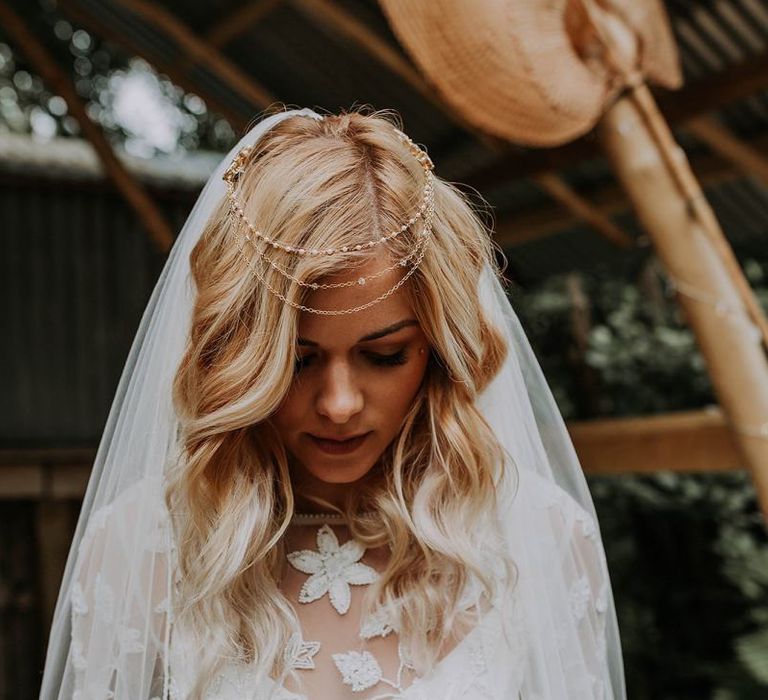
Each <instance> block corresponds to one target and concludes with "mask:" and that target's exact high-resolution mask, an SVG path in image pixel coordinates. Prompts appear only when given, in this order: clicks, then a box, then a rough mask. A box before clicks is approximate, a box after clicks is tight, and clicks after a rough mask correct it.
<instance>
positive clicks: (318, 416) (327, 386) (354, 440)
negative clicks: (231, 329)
mask: <svg viewBox="0 0 768 700" xmlns="http://www.w3.org/2000/svg"><path fill="white" fill-rule="evenodd" d="M388 264H390V263H389V261H388V260H383V259H381V260H377V259H375V258H374V259H372V260H370V261H367V262H366V264H365V266H363V267H361V268H358V269H357V270H352V271H349V273H344V274H343V275H337V276H334V277H333V279H332V280H331V279H330V278H329V279H328V280H327V281H333V282H344V281H347V280H357V279H358V278H359V277H361V276H368V275H370V274H373V273H374V272H376V271H377V270H379V269H382V267H386V266H387V265H388ZM401 274H402V273H399V272H398V271H397V270H393V271H390V272H388V273H385V274H383V275H381V276H379V277H377V278H374V279H369V280H367V281H366V284H365V285H364V286H361V285H358V284H354V285H351V286H349V287H341V288H336V289H322V290H315V291H314V292H312V294H310V295H308V298H307V302H306V303H307V305H308V306H311V307H315V308H321V309H338V308H348V307H352V306H357V305H359V304H364V303H366V302H367V301H369V300H371V299H373V298H375V297H377V296H379V295H380V294H382V293H383V292H385V291H387V290H388V289H389V288H390V287H391V286H392V285H393V284H394V283H395V282H396V281H397V280H398V279H399V278H400V276H401ZM406 284H407V283H406ZM298 335H299V340H298V346H297V348H296V354H297V356H298V358H299V359H298V361H297V363H296V369H295V376H294V380H293V384H292V386H291V389H290V390H289V393H288V395H287V396H286V398H285V399H284V401H283V402H282V404H281V405H280V407H279V408H278V410H277V411H276V413H275V414H274V415H273V416H272V417H271V422H272V424H273V425H274V426H275V428H276V429H277V431H278V433H279V435H280V438H281V439H282V441H283V444H284V445H285V447H286V449H287V450H288V453H289V455H290V456H291V457H292V463H293V464H292V469H293V471H294V475H295V476H294V478H296V475H297V476H298V478H300V479H301V480H302V481H303V482H304V485H305V486H308V487H309V488H310V491H311V490H312V485H313V484H314V485H316V486H317V487H319V488H318V489H316V490H319V491H321V492H322V491H324V489H323V485H330V484H335V485H338V486H342V485H344V484H351V483H353V482H355V481H357V480H358V479H360V478H362V477H363V476H365V475H366V474H367V473H368V472H369V471H370V470H371V468H372V467H373V466H374V465H375V464H376V462H377V460H378V459H379V457H380V456H381V454H382V452H383V451H384V449H385V448H386V447H387V445H389V443H390V442H391V441H392V440H393V439H394V438H395V437H396V436H397V434H398V432H399V430H400V428H401V425H402V421H403V419H404V418H405V415H406V413H407V412H408V409H409V408H410V406H411V404H412V402H413V400H414V397H415V396H416V394H417V392H418V390H419V387H420V385H421V383H422V380H423V378H424V374H425V371H426V367H427V362H428V359H429V347H428V344H427V340H426V336H425V334H424V332H423V331H422V329H421V326H420V325H419V323H418V321H417V320H416V317H415V316H414V314H413V310H412V308H411V305H410V301H409V300H408V297H407V295H406V294H405V292H404V288H403V287H401V288H400V289H398V290H397V291H396V292H395V293H394V294H391V295H390V296H389V297H387V298H386V299H384V300H383V301H381V302H378V303H377V304H374V305H373V306H372V307H370V308H368V309H365V310H363V311H359V312H356V313H353V314H345V315H340V316H320V315H317V314H312V313H307V312H301V316H300V318H299V334H298ZM325 491H326V492H327V489H325ZM318 495H320V494H318Z"/></svg>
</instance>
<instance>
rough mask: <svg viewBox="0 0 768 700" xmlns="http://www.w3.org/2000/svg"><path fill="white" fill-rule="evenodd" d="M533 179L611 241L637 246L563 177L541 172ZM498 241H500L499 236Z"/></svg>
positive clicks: (619, 245) (617, 244) (616, 243)
mask: <svg viewBox="0 0 768 700" xmlns="http://www.w3.org/2000/svg"><path fill="white" fill-rule="evenodd" d="M532 179H533V181H534V182H535V183H536V184H537V185H539V187H541V188H542V189H543V190H544V191H545V192H547V193H548V194H549V195H550V196H551V197H552V198H553V199H555V200H556V201H558V202H560V203H561V204H562V205H563V206H565V207H566V209H568V210H569V211H570V212H571V213H572V214H573V215H574V217H575V218H578V219H581V220H582V221H585V222H586V223H588V224H590V225H591V226H592V227H593V228H594V229H595V230H596V231H597V232H598V233H599V234H600V235H601V236H602V237H603V238H605V239H606V240H607V241H608V242H609V243H612V244H613V245H615V246H618V247H619V248H624V249H630V248H634V247H635V242H634V239H633V238H632V237H631V236H629V235H628V234H626V233H625V232H624V231H622V230H621V229H620V228H619V227H618V226H616V224H614V223H613V222H612V221H611V219H610V218H609V217H608V216H606V215H605V214H604V213H603V212H601V211H600V209H598V208H597V207H596V206H594V205H593V204H592V203H591V202H589V201H588V200H587V199H585V198H584V197H582V196H581V195H579V194H577V193H576V192H575V191H574V190H573V189H572V188H571V187H570V186H569V185H567V184H566V182H565V181H564V180H563V179H562V178H561V177H558V176H557V175H553V174H551V173H540V174H538V175H535V176H534V177H533V178H532ZM496 241H497V243H498V242H499V241H498V236H497V237H496Z"/></svg>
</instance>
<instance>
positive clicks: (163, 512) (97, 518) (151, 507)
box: [79, 476, 172, 552]
mask: <svg viewBox="0 0 768 700" xmlns="http://www.w3.org/2000/svg"><path fill="white" fill-rule="evenodd" d="M164 491H165V484H164V480H163V478H162V476H147V477H143V478H141V479H139V480H137V481H135V482H133V483H131V484H129V485H127V486H125V487H124V488H121V489H120V491H119V492H118V493H116V494H115V495H114V496H113V497H112V498H111V499H110V498H104V497H102V498H101V499H99V500H102V501H106V502H105V503H104V504H103V505H101V506H98V507H97V508H95V509H94V510H93V511H92V512H91V514H90V515H89V516H88V520H87V522H86V525H85V530H84V532H83V536H82V538H81V541H80V545H79V547H80V550H83V549H84V548H88V547H92V546H93V542H94V540H101V541H106V542H110V544H112V545H115V544H119V543H123V544H126V543H127V542H129V541H131V540H133V539H134V537H135V535H136V533H137V531H141V532H142V533H143V535H144V536H145V538H146V539H145V541H144V547H145V548H146V549H149V550H151V551H155V552H160V551H164V550H166V549H169V548H170V547H171V546H172V543H171V527H170V514H169V512H168V509H167V507H166V504H165V497H164ZM96 498H97V499H98V498H99V494H98V491H97V494H96Z"/></svg>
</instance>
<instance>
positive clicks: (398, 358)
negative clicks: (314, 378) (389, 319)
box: [294, 350, 408, 373]
mask: <svg viewBox="0 0 768 700" xmlns="http://www.w3.org/2000/svg"><path fill="white" fill-rule="evenodd" d="M366 356H367V357H368V359H369V360H370V361H371V362H372V363H373V364H374V365H376V366H378V367H395V366H397V365H403V364H405V362H406V361H407V359H408V357H407V355H406V353H405V350H398V351H397V352H395V353H392V354H391V355H378V354H375V353H366ZM314 358H315V356H314V355H308V356H306V357H299V358H297V360H296V363H295V365H294V371H295V372H296V373H298V372H300V371H301V370H302V369H303V368H304V367H306V366H307V365H309V364H310V363H311V361H312V360H314Z"/></svg>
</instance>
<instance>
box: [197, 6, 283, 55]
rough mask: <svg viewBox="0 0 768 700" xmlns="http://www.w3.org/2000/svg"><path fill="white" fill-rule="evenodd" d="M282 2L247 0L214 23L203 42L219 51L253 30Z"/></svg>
mask: <svg viewBox="0 0 768 700" xmlns="http://www.w3.org/2000/svg"><path fill="white" fill-rule="evenodd" d="M282 2H283V0H248V1H246V2H245V3H243V4H242V5H241V6H240V7H238V8H236V9H235V10H234V11H233V12H231V13H230V14H228V15H226V16H225V17H223V18H222V19H220V20H219V21H218V22H216V24H214V25H213V27H212V28H211V29H210V30H209V31H208V32H207V33H206V35H205V40H206V41H207V42H208V43H209V44H210V45H211V46H213V47H215V48H217V49H221V48H223V47H224V46H226V45H227V44H229V43H231V42H232V41H234V40H235V39H236V38H237V37H239V36H241V35H242V34H244V33H245V32H247V31H248V30H250V29H251V28H253V26H254V25H255V24H257V23H258V22H260V21H261V20H262V19H264V17H266V16H267V15H268V14H269V13H270V12H272V10H274V9H275V8H276V7H277V6H278V5H281V4H282Z"/></svg>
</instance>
